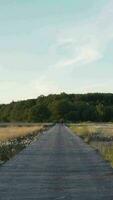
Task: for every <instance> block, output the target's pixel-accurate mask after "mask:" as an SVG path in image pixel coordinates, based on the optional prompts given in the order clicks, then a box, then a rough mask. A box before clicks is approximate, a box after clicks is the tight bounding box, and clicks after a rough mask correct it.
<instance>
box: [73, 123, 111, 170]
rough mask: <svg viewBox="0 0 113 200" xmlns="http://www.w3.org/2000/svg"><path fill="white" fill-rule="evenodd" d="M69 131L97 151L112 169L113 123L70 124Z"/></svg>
mask: <svg viewBox="0 0 113 200" xmlns="http://www.w3.org/2000/svg"><path fill="white" fill-rule="evenodd" d="M71 129H72V130H73V132H75V133H76V134H77V135H78V136H80V137H81V138H83V139H84V141H85V142H87V143H88V144H90V145H91V146H92V147H93V148H94V149H96V150H97V151H99V152H100V154H101V155H102V156H103V158H104V159H105V160H107V161H109V162H110V163H111V165H112V167H113V123H105V124H103V123H97V124H96V123H81V124H72V125H71Z"/></svg>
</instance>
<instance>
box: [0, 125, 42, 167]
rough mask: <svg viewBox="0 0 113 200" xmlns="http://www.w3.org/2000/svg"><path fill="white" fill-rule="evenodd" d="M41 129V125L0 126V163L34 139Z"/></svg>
mask: <svg viewBox="0 0 113 200" xmlns="http://www.w3.org/2000/svg"><path fill="white" fill-rule="evenodd" d="M43 130H45V128H44V127H43V126H41V125H40V126H36V125H35V126H29V127H27V126H26V127H24V126H22V127H18V126H8V127H6V128H0V164H3V163H4V162H6V161H7V160H9V159H10V158H11V157H13V156H14V155H16V154H17V153H19V152H20V151H21V150H22V149H24V148H25V147H26V146H28V145H29V144H30V143H31V142H32V141H34V140H36V139H37V137H38V135H39V133H40V132H41V131H43Z"/></svg>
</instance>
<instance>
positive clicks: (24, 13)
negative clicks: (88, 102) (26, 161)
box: [0, 0, 113, 103]
mask: <svg viewBox="0 0 113 200" xmlns="http://www.w3.org/2000/svg"><path fill="white" fill-rule="evenodd" d="M112 74H113V1H112V0H92V1H91V0H84V1H83V0H79V1H78V0H15V1H14V0H4V1H1V0H0V103H7V102H10V101H12V100H20V99H27V98H35V97H37V96H39V95H41V94H44V95H47V94H50V93H60V92H67V93H87V92H113V79H112Z"/></svg>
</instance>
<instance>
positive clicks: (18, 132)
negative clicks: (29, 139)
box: [0, 125, 43, 141]
mask: <svg viewBox="0 0 113 200" xmlns="http://www.w3.org/2000/svg"><path fill="white" fill-rule="evenodd" d="M42 128H43V126H41V125H40V126H31V127H27V126H26V127H24V126H22V127H18V126H17V127H16V126H9V127H6V128H0V141H6V140H9V139H13V138H17V137H23V136H26V135H29V134H30V133H32V132H34V131H39V130H41V129H42Z"/></svg>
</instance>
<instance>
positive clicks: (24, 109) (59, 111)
mask: <svg viewBox="0 0 113 200" xmlns="http://www.w3.org/2000/svg"><path fill="white" fill-rule="evenodd" d="M61 119H63V120H64V121H65V122H84V121H92V122H113V94H111V93H89V94H66V93H61V94H50V95H48V96H43V95H42V96H39V97H38V98H36V99H28V100H24V101H17V102H14V101H13V102H11V103H9V104H1V105H0V122H58V121H59V120H61Z"/></svg>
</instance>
